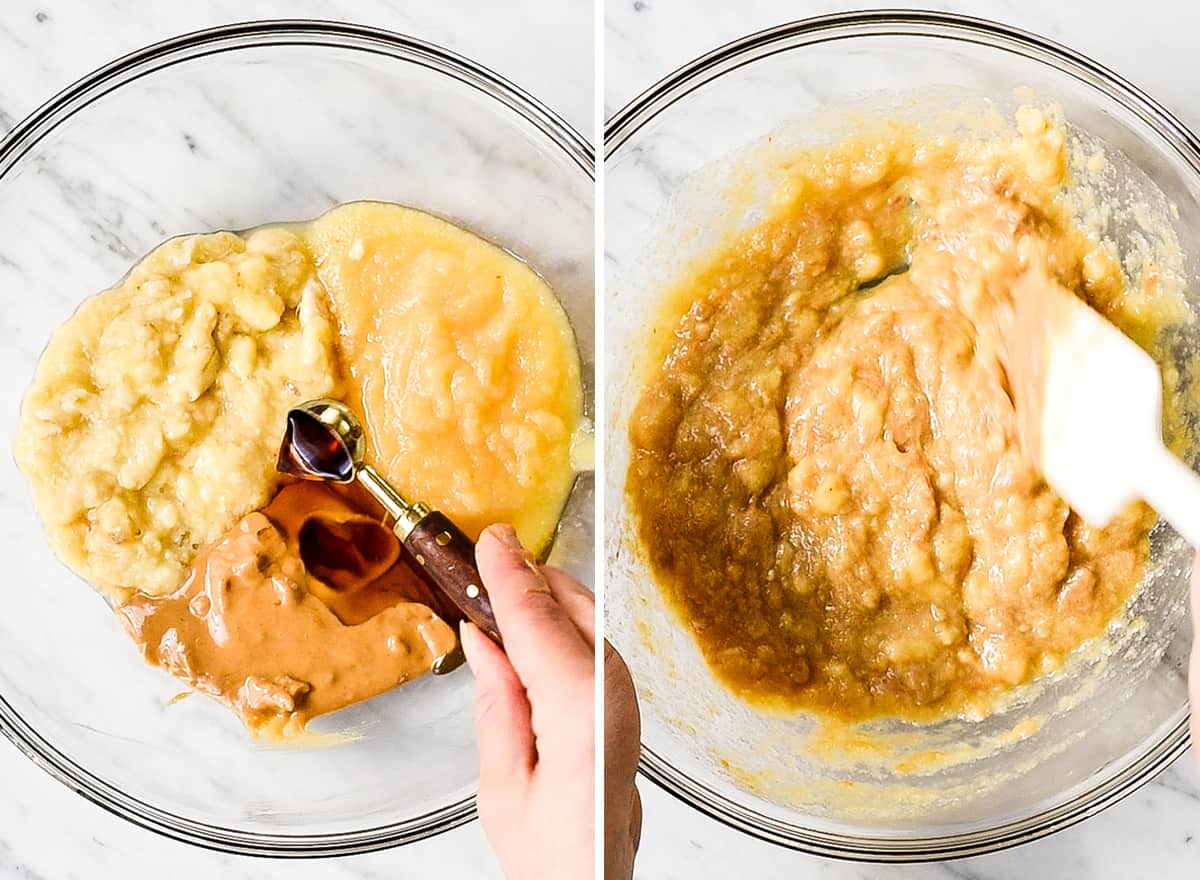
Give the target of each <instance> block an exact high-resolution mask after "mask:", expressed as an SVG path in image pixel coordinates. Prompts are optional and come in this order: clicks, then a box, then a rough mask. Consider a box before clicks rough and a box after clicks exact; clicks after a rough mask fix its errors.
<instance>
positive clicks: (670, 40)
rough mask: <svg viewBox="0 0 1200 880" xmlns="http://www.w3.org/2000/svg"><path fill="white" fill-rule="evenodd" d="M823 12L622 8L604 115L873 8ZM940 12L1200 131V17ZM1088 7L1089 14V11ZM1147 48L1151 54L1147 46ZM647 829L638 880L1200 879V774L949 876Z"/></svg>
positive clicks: (1139, 9) (1068, 9) (705, 833)
mask: <svg viewBox="0 0 1200 880" xmlns="http://www.w3.org/2000/svg"><path fill="white" fill-rule="evenodd" d="M872 5H880V4H870V3H847V2H827V0H800V2H787V0H741V2H738V3H728V2H721V0H691V2H689V3H683V2H668V0H619V2H610V3H609V4H608V6H607V8H606V14H605V32H604V40H605V70H604V77H605V83H604V86H605V96H604V101H605V111H606V116H607V115H611V114H612V113H615V112H616V111H617V110H619V109H620V108H621V107H622V106H623V105H624V104H625V103H626V102H627V101H629V100H630V99H632V98H633V97H635V96H636V95H637V94H639V93H641V92H642V91H643V90H644V89H646V88H648V87H649V86H650V85H652V84H653V83H654V82H656V81H657V80H658V79H660V78H661V77H663V76H665V75H667V74H668V73H670V72H671V71H672V70H674V69H675V68H677V67H678V66H680V65H681V64H684V63H686V62H688V61H689V60H691V59H692V58H694V57H696V56H698V55H701V54H703V53H705V52H707V51H709V50H711V49H713V48H716V47H717V46H718V45H721V44H723V43H725V42H728V41H729V40H732V39H735V38H737V37H739V36H741V35H743V34H746V33H750V32H752V31H755V30H758V29H761V28H765V27H769V26H771V25H775V24H779V23H782V22H785V21H788V20H792V19H796V18H802V17H807V16H810V15H819V14H825V13H829V12H835V11H841V10H845V9H847V8H868V7H870V6H872ZM924 5H926V6H929V7H931V8H941V9H950V10H954V11H958V12H962V13H967V14H973V15H978V16H982V17H988V18H994V19H998V20H1001V21H1004V22H1007V23H1010V24H1014V25H1017V26H1019V27H1023V28H1026V29H1029V30H1032V31H1036V32H1039V33H1042V34H1044V35H1047V36H1049V37H1051V38H1054V39H1056V40H1058V41H1060V42H1063V43H1065V44H1067V45H1069V46H1071V47H1073V48H1075V49H1078V50H1080V51H1083V52H1086V53H1088V54H1090V55H1092V56H1093V57H1095V58H1096V59H1098V60H1099V61H1101V62H1103V63H1105V64H1106V65H1108V66H1110V67H1112V68H1114V69H1115V70H1117V71H1118V72H1120V73H1122V74H1123V75H1124V76H1126V77H1127V78H1129V79H1131V80H1132V81H1133V82H1134V83H1136V84H1137V85H1140V86H1141V87H1143V88H1144V89H1146V90H1147V91H1149V92H1150V93H1151V94H1152V95H1153V96H1154V97H1156V98H1157V99H1159V100H1160V101H1161V102H1163V103H1164V104H1166V105H1167V106H1168V107H1169V108H1170V109H1172V110H1173V111H1175V112H1176V113H1177V114H1178V115H1179V116H1181V117H1182V118H1183V120H1184V121H1185V122H1187V123H1188V124H1190V125H1191V126H1192V128H1193V129H1194V130H1200V100H1197V99H1196V98H1195V91H1194V84H1195V82H1196V81H1197V79H1198V77H1200V57H1198V56H1197V55H1196V53H1195V51H1194V46H1193V41H1192V39H1191V35H1193V34H1194V33H1195V32H1196V26H1197V25H1200V7H1197V6H1195V5H1194V4H1192V3H1189V2H1182V0H1176V2H1168V0H1152V2H1143V3H1139V4H1129V3H1122V2H1114V0H1096V2H1092V3H1088V4H1084V3H1066V2H1064V3H1048V2H1044V0H1041V2H1039V0H1007V2H1005V0H978V2H957V3H929V4H924ZM1081 9H1087V10H1088V12H1087V13H1086V15H1083V14H1080V12H1079V10H1081ZM1148 47H1153V48H1152V49H1151V48H1148ZM641 787H642V795H643V798H644V801H645V825H644V829H645V830H644V837H643V843H642V849H641V853H640V856H639V860H638V867H637V877H638V878H639V880H681V878H709V877H712V878H718V877H729V876H745V877H755V878H767V880H772V878H784V877H787V878H802V877H822V878H877V877H905V878H931V880H932V878H951V877H956V878H972V880H974V878H979V880H983V878H988V880H992V878H995V880H1001V878H1021V880H1040V878H1060V877H1061V878H1067V877H1070V878H1076V877H1079V878H1127V877H1156V878H1164V880H1172V878H1185V877H1186V878H1194V877H1196V876H1200V774H1198V773H1197V769H1196V762H1195V759H1194V755H1193V754H1192V753H1189V754H1187V755H1185V756H1184V757H1183V758H1182V759H1180V761H1178V762H1177V763H1176V764H1175V766H1174V767H1172V768H1171V769H1170V770H1168V771H1167V772H1165V773H1163V774H1162V775H1161V776H1160V777H1159V778H1158V779H1156V780H1155V781H1154V782H1153V783H1151V784H1149V785H1147V786H1145V787H1143V788H1142V789H1141V790H1140V791H1138V792H1136V793H1135V794H1133V795H1132V796H1130V797H1129V798H1128V799H1127V800H1125V801H1123V802H1122V803H1120V804H1118V805H1117V806H1115V807H1113V808H1111V809H1109V810H1108V811H1106V812H1104V813H1102V814H1101V815H1099V816H1097V817H1094V818H1092V819H1090V820H1088V821H1086V822H1084V823H1083V824H1082V825H1079V826H1076V827H1075V828H1072V829H1069V830H1067V831H1065V832H1062V833H1059V834H1057V835H1055V836H1052V837H1050V838H1048V839H1045V840H1042V841H1038V842H1035V843H1032V844H1028V845H1025V846H1023V847H1020V848H1017V849H1015V850H1010V851H1008V852H1003V853H998V854H994V855H990V856H985V857H980V858H974V859H968V860H962V861H956V862H952V863H948V864H944V865H914V866H904V867H884V866H875V865H858V864H849V863H841V862H834V861H828V860H823V859H818V858H814V857H810V856H804V855H799V854H794V853H790V852H787V851H785V850H782V849H777V848H775V847H772V846H770V845H768V844H763V843H759V842H757V841H755V840H753V839H750V838H748V837H745V836H743V835H741V834H739V833H738V832H735V831H731V830H729V829H727V828H725V827H723V826H722V825H720V824H718V823H716V822H714V821H711V820H709V819H706V818H705V817H703V816H701V815H699V814H698V813H695V812H692V811H690V810H689V809H688V808H686V807H684V806H683V805H681V804H680V803H678V802H676V801H675V800H674V799H673V798H671V797H670V796H669V795H666V794H664V793H663V792H661V791H660V790H658V789H657V788H655V787H654V786H653V785H651V784H650V783H648V782H646V781H644V780H643V781H642V782H641Z"/></svg>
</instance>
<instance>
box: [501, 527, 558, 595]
mask: <svg viewBox="0 0 1200 880" xmlns="http://www.w3.org/2000/svg"><path fill="white" fill-rule="evenodd" d="M485 531H487V532H488V533H489V534H491V536H492V537H493V538H495V539H496V540H497V541H499V542H500V543H501V544H503V545H504V546H505V547H507V548H508V549H509V550H512V551H513V552H514V553H516V554H517V555H518V556H520V557H521V562H522V563H523V564H524V565H525V567H526V568H527V569H529V572H530V574H532V575H533V581H532V583H529V584H527V585H526V587H525V592H527V593H549V592H550V584H549V583H547V582H546V576H545V575H544V574H542V569H541V568H540V567H539V566H538V564H537V560H536V559H534V558H533V554H532V553H530V552H529V551H528V550H526V549H525V547H524V546H523V545H522V544H521V539H520V538H518V537H517V531H516V529H514V528H513V527H512V526H510V525H508V524H506V523H496V524H495V525H491V526H488V527H487V529H485Z"/></svg>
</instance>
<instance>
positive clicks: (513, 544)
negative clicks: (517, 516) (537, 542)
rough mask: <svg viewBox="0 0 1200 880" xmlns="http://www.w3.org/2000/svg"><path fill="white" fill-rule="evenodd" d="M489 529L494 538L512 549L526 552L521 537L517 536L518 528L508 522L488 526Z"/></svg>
mask: <svg viewBox="0 0 1200 880" xmlns="http://www.w3.org/2000/svg"><path fill="white" fill-rule="evenodd" d="M487 530H488V531H489V532H491V535H492V537H493V538H495V539H496V540H497V541H499V542H500V543H501V544H503V545H504V546H505V547H508V548H509V549H510V550H517V551H519V552H521V553H524V552H525V548H524V547H522V546H521V539H520V538H518V537H517V530H516V529H514V528H513V527H512V526H510V525H508V524H507V523H496V524H495V525H492V526H488V527H487Z"/></svg>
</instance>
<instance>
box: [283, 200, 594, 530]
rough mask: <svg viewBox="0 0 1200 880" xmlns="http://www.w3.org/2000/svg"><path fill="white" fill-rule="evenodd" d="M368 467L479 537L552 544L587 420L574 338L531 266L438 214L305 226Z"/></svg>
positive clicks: (362, 210) (379, 207)
mask: <svg viewBox="0 0 1200 880" xmlns="http://www.w3.org/2000/svg"><path fill="white" fill-rule="evenodd" d="M304 236H305V238H306V240H307V241H308V243H309V246H310V247H311V249H312V252H313V256H314V259H315V261H316V265H317V272H318V274H319V276H320V278H321V281H322V282H323V283H324V285H325V288H326V289H327V290H328V291H329V296H330V299H331V302H332V304H333V311H334V314H335V317H336V319H337V322H338V327H339V334H338V350H339V354H340V357H341V359H342V361H343V362H344V363H345V364H346V366H347V373H348V382H349V387H348V389H347V391H346V400H347V402H349V403H350V404H351V405H355V406H357V407H358V408H359V409H360V411H361V413H362V415H363V417H364V423H365V424H366V426H367V432H368V435H369V436H370V438H371V444H370V454H371V455H372V456H373V462H372V463H373V464H374V465H375V466H376V467H377V468H379V470H380V471H382V472H383V474H384V475H385V476H387V478H388V479H389V480H391V481H392V483H393V484H395V485H396V486H397V487H398V488H399V489H400V490H401V491H403V492H404V493H406V494H407V495H408V496H409V497H411V498H414V499H420V500H422V501H425V502H426V503H428V504H430V505H431V506H433V507H434V508H435V509H438V510H441V511H443V512H444V513H445V514H446V515H447V516H449V517H450V518H451V519H452V520H454V521H455V522H457V523H458V525H459V527H460V528H462V529H463V530H464V531H465V532H466V533H467V534H468V535H470V536H471V537H472V538H476V537H478V535H479V532H480V531H482V530H483V528H484V527H485V526H487V525H489V524H490V523H494V522H506V523H510V524H511V525H512V526H513V527H514V528H515V529H516V530H517V534H518V535H519V536H520V538H521V541H522V542H523V543H524V544H525V545H526V546H527V547H530V548H531V549H533V550H534V551H535V552H537V551H540V550H543V549H544V548H545V547H546V546H547V545H548V544H549V543H550V540H551V538H552V537H553V535H554V530H555V528H556V526H557V523H558V517H559V514H560V513H561V511H562V507H563V504H564V503H565V502H566V499H567V495H568V494H569V492H570V491H571V486H572V484H573V483H574V480H575V471H574V468H573V467H572V465H571V455H570V451H571V440H572V437H573V435H574V434H575V432H576V431H577V430H578V429H579V426H580V422H581V419H582V415H583V410H582V407H583V397H582V395H583V392H582V385H581V383H580V375H579V356H578V354H577V352H576V349H575V337H574V334H573V333H572V331H571V327H570V325H569V324H568V323H567V318H566V314H565V313H564V312H563V310H562V307H561V306H560V305H559V303H558V300H556V299H555V298H554V294H553V293H552V292H551V290H550V287H549V286H548V285H547V284H546V282H545V281H543V280H542V278H541V277H540V276H539V275H538V274H537V273H536V272H534V271H533V270H532V269H531V268H530V267H529V266H527V265H526V264H525V263H523V262H521V261H520V260H518V259H517V258H516V257H514V256H512V255H511V254H509V253H508V252H507V251H504V250H502V249H500V248H498V247H496V246H495V245H493V244H491V243H490V242H487V241H484V240H483V239H481V238H479V237H477V236H475V235H472V234H471V233H469V232H467V231H466V230H463V229H460V228H459V227H457V226H454V225H453V224H450V223H447V222H446V221H444V220H441V219H439V218H437V217H434V216H432V215H430V214H425V213H422V212H420V211H415V210H412V209H411V208H405V207H401V206H400V205H391V204H384V203H381V202H357V203H353V204H349V205H343V206H342V207H340V208H336V209H334V210H333V211H330V212H329V213H327V214H325V215H324V216H322V217H321V218H319V219H318V220H316V221H315V222H313V223H312V224H310V225H308V226H307V228H306V229H305V230H304Z"/></svg>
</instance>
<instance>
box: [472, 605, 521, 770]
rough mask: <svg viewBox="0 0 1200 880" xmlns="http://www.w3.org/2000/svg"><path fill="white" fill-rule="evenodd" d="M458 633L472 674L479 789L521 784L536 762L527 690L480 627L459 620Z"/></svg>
mask: <svg viewBox="0 0 1200 880" xmlns="http://www.w3.org/2000/svg"><path fill="white" fill-rule="evenodd" d="M459 637H460V639H461V641H462V647H463V654H465V655H466V658H467V665H468V666H470V667H471V672H473V673H474V674H475V732H476V738H477V739H478V741H479V790H480V792H481V794H482V793H484V792H486V791H488V790H490V789H493V788H497V787H500V788H506V787H508V786H511V785H513V784H523V783H524V782H525V781H526V780H528V778H529V775H530V773H531V771H532V770H533V766H534V765H535V764H536V763H537V753H536V750H535V745H534V737H533V726H532V713H531V711H530V708H529V700H528V698H527V697H526V696H525V688H524V687H523V686H522V684H521V680H520V679H519V678H518V677H517V673H516V672H515V671H514V670H513V668H512V664H510V663H509V662H508V658H507V657H505V656H504V652H503V651H501V650H500V649H499V648H498V647H496V645H495V643H494V642H492V640H491V639H489V638H488V637H487V636H485V635H484V634H483V633H482V632H481V631H480V630H479V627H477V626H475V624H473V623H469V622H467V621H463V623H461V624H460V625H459Z"/></svg>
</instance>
